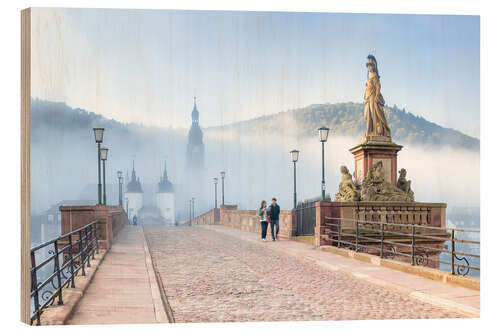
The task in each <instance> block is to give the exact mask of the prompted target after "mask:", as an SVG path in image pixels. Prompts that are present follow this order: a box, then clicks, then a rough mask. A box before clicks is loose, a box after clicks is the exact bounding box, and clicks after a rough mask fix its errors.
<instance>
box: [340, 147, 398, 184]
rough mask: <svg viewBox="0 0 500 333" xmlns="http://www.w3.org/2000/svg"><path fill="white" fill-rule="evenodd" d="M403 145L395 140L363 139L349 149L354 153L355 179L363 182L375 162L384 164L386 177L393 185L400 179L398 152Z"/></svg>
mask: <svg viewBox="0 0 500 333" xmlns="http://www.w3.org/2000/svg"><path fill="white" fill-rule="evenodd" d="M402 148H403V146H400V145H397V144H395V143H393V142H380V141H365V140H364V141H362V142H361V143H360V144H358V145H357V146H355V147H353V148H351V149H349V151H350V152H351V153H352V154H353V155H354V181H355V183H358V184H361V183H362V182H363V179H364V178H365V177H366V174H367V173H368V171H369V170H371V169H372V168H373V166H374V165H375V164H377V163H378V162H381V163H382V165H383V171H384V179H385V180H386V181H388V182H390V183H391V184H392V185H396V184H397V181H398V174H397V168H398V152H399V151H400V150H401V149H402Z"/></svg>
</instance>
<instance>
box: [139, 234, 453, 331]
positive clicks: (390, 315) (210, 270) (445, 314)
mask: <svg viewBox="0 0 500 333" xmlns="http://www.w3.org/2000/svg"><path fill="white" fill-rule="evenodd" d="M145 231H146V237H147V238H148V240H149V245H150V251H151V254H152V256H153V262H154V264H155V266H156V269H157V270H158V272H159V273H160V276H161V279H162V283H163V286H164V288H165V293H166V295H167V298H168V301H169V303H170V306H171V307H172V310H173V313H174V317H175V321H176V322H227V321H294V320H357V319H410V318H458V317H463V316H462V315H460V314H458V313H454V312H450V311H446V310H443V309H441V308H439V307H435V306H432V305H430V304H427V303H423V302H419V301H417V300H413V299H410V298H409V297H407V296H405V295H403V294H400V293H398V292H396V291H392V290H389V289H386V288H383V287H380V286H377V285H374V284H371V283H369V282H366V281H362V280H360V279H356V278H354V277H352V276H349V275H348V274H346V273H343V272H334V271H329V270H326V269H324V268H322V267H319V266H318V265H316V264H314V263H309V262H306V261H303V260H300V259H297V258H295V257H292V256H288V255H286V254H281V253H277V252H276V251H273V250H272V249H271V248H269V247H264V246H260V245H259V244H255V243H251V242H248V241H245V240H241V239H238V238H236V237H233V236H231V235H227V234H223V233H218V232H212V231H210V230H207V229H203V228H199V227H146V228H145ZM256 237H257V236H256ZM276 245H278V246H279V242H278V243H277V244H276Z"/></svg>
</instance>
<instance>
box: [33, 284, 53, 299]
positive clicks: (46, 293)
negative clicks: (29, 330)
mask: <svg viewBox="0 0 500 333" xmlns="http://www.w3.org/2000/svg"><path fill="white" fill-rule="evenodd" d="M41 284H42V283H41V282H38V283H37V285H36V286H37V288H38V287H39V286H40V285H41ZM53 295H54V291H52V290H44V291H43V292H42V295H41V297H42V300H43V301H47V300H48V299H49V298H51V297H52V296H53ZM54 300H55V297H54V298H52V301H51V302H50V303H49V305H53V304H54Z"/></svg>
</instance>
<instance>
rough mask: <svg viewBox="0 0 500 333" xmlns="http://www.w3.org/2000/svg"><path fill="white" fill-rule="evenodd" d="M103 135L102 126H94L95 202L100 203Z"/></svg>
mask: <svg viewBox="0 0 500 333" xmlns="http://www.w3.org/2000/svg"><path fill="white" fill-rule="evenodd" d="M103 136H104V128H102V127H96V128H94V139H95V142H96V143H97V170H98V173H97V174H98V176H97V177H98V182H97V202H98V204H99V205H102V185H101V143H102V139H103Z"/></svg>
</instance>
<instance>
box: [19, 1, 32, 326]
mask: <svg viewBox="0 0 500 333" xmlns="http://www.w3.org/2000/svg"><path fill="white" fill-rule="evenodd" d="M30 79H31V9H30V8H27V9H24V10H22V11H21V321H22V322H24V323H27V324H29V323H30V313H31V311H30V282H31V281H30V280H31V278H30V274H29V271H30V270H29V268H30V237H31V235H30V97H31V80H30Z"/></svg>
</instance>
